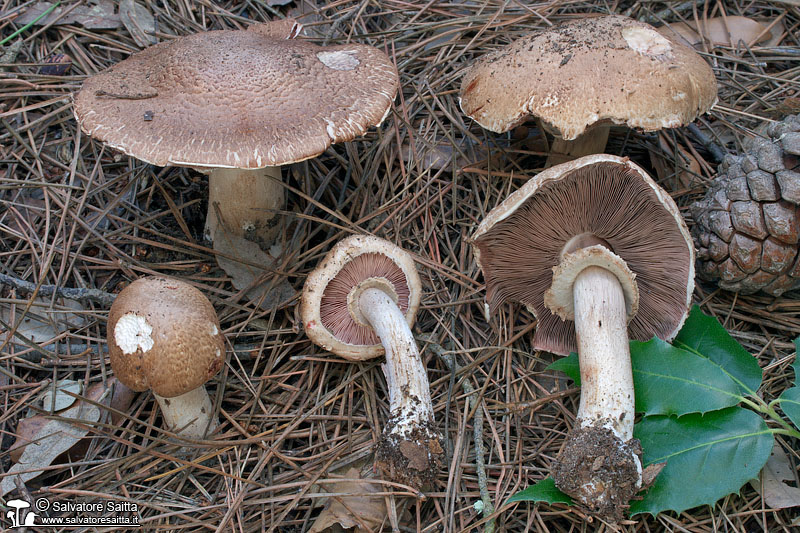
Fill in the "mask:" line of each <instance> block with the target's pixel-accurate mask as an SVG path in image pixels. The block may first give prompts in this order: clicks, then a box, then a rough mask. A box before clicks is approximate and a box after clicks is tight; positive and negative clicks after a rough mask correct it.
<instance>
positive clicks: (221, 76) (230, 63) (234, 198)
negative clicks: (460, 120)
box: [73, 19, 399, 247]
mask: <svg viewBox="0 0 800 533" xmlns="http://www.w3.org/2000/svg"><path fill="white" fill-rule="evenodd" d="M301 28H302V27H301V25H300V24H298V23H296V22H295V21H294V20H292V19H284V20H274V21H271V22H267V23H263V24H253V25H251V26H250V27H248V28H247V29H246V30H217V31H208V32H201V33H196V34H193V35H187V36H184V37H179V38H177V39H173V40H170V41H168V42H164V43H160V44H157V45H154V46H151V47H149V48H147V49H145V50H142V51H141V52H138V53H136V54H133V55H131V56H130V57H128V58H127V59H125V60H124V61H121V62H120V63H118V64H116V65H114V66H113V67H111V68H110V69H108V70H106V71H104V72H101V73H99V74H96V75H94V76H92V77H90V78H88V79H87V80H86V81H84V83H83V87H82V88H81V90H80V92H78V93H77V94H76V95H75V98H74V99H75V104H74V108H73V109H74V112H75V117H76V119H77V120H78V123H79V124H80V126H81V129H82V130H83V131H84V132H86V133H87V134H89V135H90V136H92V137H93V138H95V139H97V140H99V141H103V142H105V143H106V144H108V145H109V146H111V147H112V148H116V149H117V150H120V151H122V152H124V153H126V154H128V155H131V156H133V157H136V158H137V159H141V160H142V161H146V162H147V163H150V164H153V165H157V166H167V165H177V166H186V167H193V168H201V169H207V170H208V171H209V172H210V175H209V202H208V203H209V209H208V217H207V219H206V233H207V236H208V237H209V238H211V239H212V240H213V239H214V236H215V234H216V231H217V227H218V220H217V219H218V215H219V217H221V219H222V220H223V221H224V222H225V226H226V227H227V228H228V229H229V230H230V231H231V233H233V234H234V235H237V236H239V237H246V238H248V239H250V240H253V241H255V242H258V243H259V244H260V245H262V247H268V246H269V245H270V244H272V241H273V240H274V237H275V235H276V233H277V231H276V230H277V229H278V228H277V224H278V220H279V219H276V218H275V217H276V216H277V215H278V211H280V210H283V209H285V201H284V197H285V194H284V186H283V184H282V182H281V171H280V168H279V167H280V166H281V165H288V164H290V163H295V162H298V161H303V160H305V159H309V158H312V157H316V156H318V155H320V154H321V153H323V152H324V151H325V150H327V149H328V147H329V146H330V145H331V144H333V143H339V142H344V141H350V140H352V139H354V138H356V137H358V136H359V135H362V134H364V133H365V132H366V131H367V129H368V128H369V127H371V126H375V125H378V124H380V123H381V122H382V121H383V119H384V118H385V117H386V116H387V114H388V113H389V110H390V108H391V105H392V101H393V100H394V97H395V94H396V93H397V89H398V86H399V81H398V76H397V69H396V68H395V66H394V64H393V63H392V61H391V60H390V59H389V57H388V56H387V55H386V54H384V53H383V52H382V51H380V50H378V49H376V48H373V47H371V46H367V45H363V44H344V45H336V46H328V47H321V46H317V45H316V44H314V43H311V42H308V41H304V40H300V39H295V38H294V37H296V36H297V35H298V33H299V32H300V30H301ZM215 205H216V206H218V208H219V213H217V212H216V211H215Z"/></svg>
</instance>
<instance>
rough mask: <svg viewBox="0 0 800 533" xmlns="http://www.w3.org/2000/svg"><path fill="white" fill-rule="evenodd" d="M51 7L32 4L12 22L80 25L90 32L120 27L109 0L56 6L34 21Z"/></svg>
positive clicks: (41, 24) (39, 24)
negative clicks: (74, 5)
mask: <svg viewBox="0 0 800 533" xmlns="http://www.w3.org/2000/svg"><path fill="white" fill-rule="evenodd" d="M51 7H53V3H52V2H34V3H33V5H32V6H31V7H29V8H28V9H27V10H26V11H25V12H24V13H23V14H22V15H20V16H19V17H17V18H16V19H15V20H14V22H16V23H17V24H20V25H23V24H30V23H33V24H34V25H36V26H45V25H50V24H54V25H56V26H58V25H62V24H80V25H81V26H83V27H84V28H86V29H92V30H112V29H115V28H119V27H120V26H122V22H121V21H120V18H119V15H117V14H116V13H115V12H114V10H115V5H114V2H112V1H111V0H100V1H99V2H90V3H89V5H85V6H78V7H73V6H58V7H57V8H55V9H54V10H53V11H51V12H50V14H49V15H47V16H46V17H43V18H40V19H39V20H36V18H37V17H39V16H40V15H41V14H42V13H44V12H45V11H47V10H48V9H49V8H51ZM65 12H66V15H65V14H64V13H65ZM34 21H35V22H34Z"/></svg>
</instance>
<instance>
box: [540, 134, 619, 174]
mask: <svg viewBox="0 0 800 533" xmlns="http://www.w3.org/2000/svg"><path fill="white" fill-rule="evenodd" d="M610 132H611V126H610V125H608V124H600V125H595V126H590V127H589V129H587V130H586V131H585V132H583V133H582V134H581V135H580V136H578V138H577V139H573V140H571V141H566V140H564V139H562V138H561V137H558V136H556V137H554V138H553V142H552V143H550V154H549V155H548V156H547V162H546V163H545V168H550V167H552V166H555V165H560V164H561V163H566V162H567V161H572V160H573V159H578V158H579V157H583V156H585V155H592V154H602V153H603V151H604V150H605V149H606V144H607V143H608V136H609V133H610Z"/></svg>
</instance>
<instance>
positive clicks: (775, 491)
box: [750, 443, 800, 509]
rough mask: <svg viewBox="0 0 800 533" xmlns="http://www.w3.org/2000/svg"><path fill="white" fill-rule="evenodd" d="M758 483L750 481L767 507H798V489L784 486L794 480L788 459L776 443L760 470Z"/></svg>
mask: <svg viewBox="0 0 800 533" xmlns="http://www.w3.org/2000/svg"><path fill="white" fill-rule="evenodd" d="M759 481H760V483H759ZM759 481H751V482H750V485H751V486H752V487H753V488H754V489H756V490H757V491H758V492H759V493H760V494H761V497H762V498H764V503H766V504H767V506H768V507H770V508H772V509H786V508H787V507H797V506H800V488H797V487H792V486H789V485H787V484H786V481H790V482H793V483H794V482H796V479H795V473H794V471H793V470H792V466H791V465H790V464H789V457H788V456H787V455H786V452H784V451H783V448H781V446H780V444H777V443H776V444H775V446H774V447H773V448H772V455H770V457H769V459H767V464H766V465H764V468H763V469H761V474H759Z"/></svg>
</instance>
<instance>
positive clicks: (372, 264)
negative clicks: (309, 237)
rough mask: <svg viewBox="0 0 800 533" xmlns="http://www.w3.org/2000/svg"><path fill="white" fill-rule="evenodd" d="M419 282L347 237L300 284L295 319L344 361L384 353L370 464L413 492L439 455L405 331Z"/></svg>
mask: <svg viewBox="0 0 800 533" xmlns="http://www.w3.org/2000/svg"><path fill="white" fill-rule="evenodd" d="M420 295H421V283H420V280H419V275H418V274H417V271H416V268H415V267H414V262H413V260H412V258H411V256H410V255H409V254H408V253H407V252H405V251H404V250H403V249H401V248H399V247H398V246H395V245H394V244H392V243H390V242H388V241H385V240H383V239H379V238H377V237H372V236H364V235H355V236H352V237H348V238H346V239H344V240H342V241H340V242H339V243H338V244H336V246H334V247H333V249H331V251H330V252H329V253H328V255H327V256H325V258H324V259H323V260H322V261H321V262H320V264H319V266H318V267H317V268H316V269H315V270H314V272H312V273H311V274H310V275H309V276H308V278H307V279H306V283H305V286H304V288H303V297H302V300H301V303H300V315H301V318H302V320H303V325H304V327H305V330H306V334H307V335H308V337H309V338H310V339H311V340H312V341H313V342H314V343H316V344H318V345H319V346H322V347H323V348H325V349H327V350H330V351H332V352H333V353H335V354H337V355H340V356H342V357H345V358H347V359H351V360H356V361H360V360H365V359H371V358H374V357H378V356H380V355H381V354H385V355H386V363H385V364H384V365H382V368H383V371H384V374H385V375H386V382H387V385H388V387H389V410H390V418H389V421H388V423H387V425H386V427H385V428H384V431H383V436H382V438H381V442H380V444H379V446H378V453H377V463H378V465H379V466H380V467H381V468H382V469H384V470H385V471H386V472H387V473H388V475H389V476H390V477H391V478H393V479H395V480H397V481H399V482H402V483H408V484H411V485H414V486H417V487H420V486H423V485H426V484H428V483H430V482H431V481H432V480H433V479H434V478H435V476H436V474H437V472H438V468H439V466H440V465H441V462H442V459H443V456H444V450H443V449H442V447H441V444H440V442H439V439H440V437H439V434H438V432H437V431H436V429H435V426H434V418H433V403H432V401H431V396H430V388H429V385H428V377H427V374H426V372H425V367H424V365H423V364H422V360H421V358H420V355H419V349H418V348H417V344H416V341H415V340H414V336H413V334H412V333H411V326H412V325H413V323H414V317H415V315H416V312H417V309H418V308H419V302H420Z"/></svg>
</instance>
